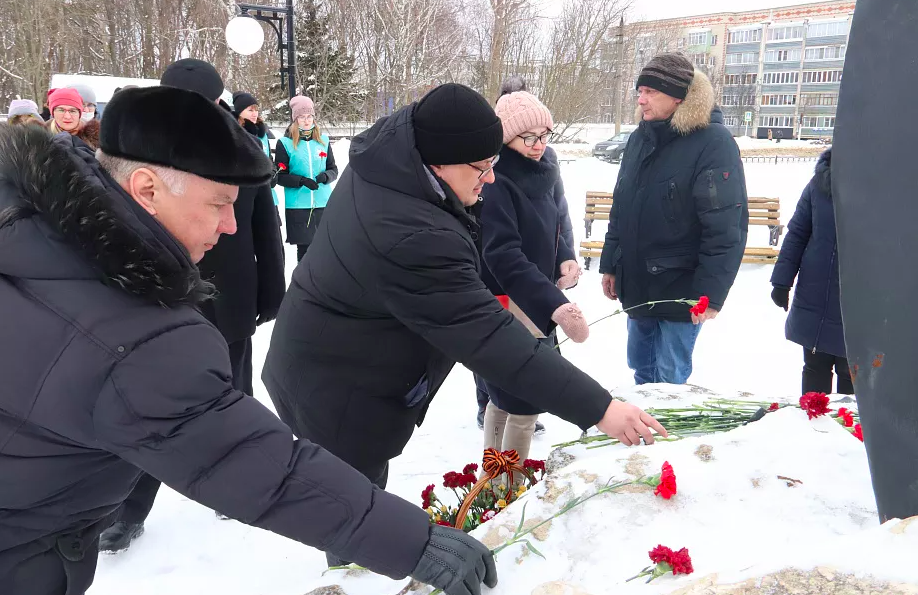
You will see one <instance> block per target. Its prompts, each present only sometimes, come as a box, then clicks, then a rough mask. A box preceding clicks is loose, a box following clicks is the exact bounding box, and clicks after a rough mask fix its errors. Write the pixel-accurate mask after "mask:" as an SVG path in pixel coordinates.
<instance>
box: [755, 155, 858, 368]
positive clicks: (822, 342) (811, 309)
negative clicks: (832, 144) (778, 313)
mask: <svg viewBox="0 0 918 595" xmlns="http://www.w3.org/2000/svg"><path fill="white" fill-rule="evenodd" d="M831 171H832V150H831V149H829V150H828V151H826V152H825V153H823V154H822V156H821V157H820V158H819V162H818V163H817V164H816V175H815V176H813V179H812V180H810V183H809V184H808V185H807V187H806V188H805V189H804V191H803V195H802V196H801V197H800V201H799V202H798V203H797V210H796V212H795V213H794V216H793V218H791V220H790V223H789V224H788V226H787V235H785V236H784V243H783V244H781V254H780V255H779V256H778V262H777V263H776V264H775V270H774V272H773V273H772V275H771V283H772V285H776V286H779V287H793V286H794V279H795V278H796V279H797V287H796V289H794V302H793V305H792V306H791V310H790V314H789V315H788V317H787V324H786V325H785V327H784V333H785V336H786V337H787V340H788V341H793V342H794V343H797V344H798V345H802V346H803V347H805V348H806V349H815V350H816V351H818V352H821V353H830V354H832V355H835V356H838V357H845V335H844V327H843V326H842V316H841V296H840V293H839V288H838V240H837V238H836V235H835V207H834V205H833V204H832V174H831Z"/></svg>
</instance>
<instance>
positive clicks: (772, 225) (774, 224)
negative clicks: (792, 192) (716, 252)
mask: <svg viewBox="0 0 918 595" xmlns="http://www.w3.org/2000/svg"><path fill="white" fill-rule="evenodd" d="M749 225H764V226H767V227H768V247H767V248H753V247H748V246H747V247H746V251H745V252H744V253H743V263H745V264H775V263H776V262H778V248H777V246H778V242H779V240H780V239H781V234H782V233H784V226H783V225H781V203H780V202H779V201H778V199H777V198H762V197H750V198H749Z"/></svg>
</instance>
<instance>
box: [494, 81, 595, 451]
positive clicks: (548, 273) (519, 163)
mask: <svg viewBox="0 0 918 595" xmlns="http://www.w3.org/2000/svg"><path fill="white" fill-rule="evenodd" d="M495 111H496V113H497V115H498V117H500V119H501V122H502V124H503V128H504V148H503V149H502V150H501V152H500V160H499V162H498V163H497V165H496V166H495V168H494V173H495V176H496V180H495V182H494V183H493V184H490V185H486V186H485V188H484V190H483V191H482V202H481V205H482V206H481V228H482V238H483V242H482V259H483V261H484V265H485V266H484V267H482V277H483V278H484V281H485V284H486V285H487V286H488V288H489V289H490V290H491V291H492V292H493V293H494V294H495V295H497V296H498V299H500V300H501V303H503V304H504V305H505V307H507V309H508V310H510V311H511V312H512V313H513V314H514V316H516V318H517V319H518V320H519V321H520V322H521V323H523V325H525V326H526V327H527V328H528V329H529V331H530V332H531V333H532V334H533V335H534V336H536V337H538V338H539V339H540V340H542V341H544V342H546V343H549V344H551V345H556V343H555V336H554V333H555V327H556V326H560V327H561V328H562V330H564V332H565V333H566V334H567V336H568V337H570V338H571V339H572V340H574V341H576V342H578V343H579V342H583V341H585V340H586V338H587V336H588V335H589V329H588V327H587V323H586V320H585V319H584V317H583V314H582V313H581V312H580V309H579V308H577V306H575V305H574V304H571V303H570V302H569V301H568V299H567V297H565V295H564V293H563V291H562V290H563V289H567V288H569V287H573V286H574V285H575V284H576V283H577V279H578V278H579V276H580V266H579V265H578V264H577V261H576V257H575V256H574V251H573V248H572V247H571V246H569V245H568V241H567V240H566V239H565V238H564V236H563V234H562V226H563V219H564V214H563V212H562V209H561V207H560V204H562V203H564V202H565V201H563V200H559V197H558V196H557V194H559V193H563V186H562V185H561V183H560V179H561V174H560V169H559V167H558V163H557V160H556V159H551V158H549V157H548V156H547V155H546V141H547V140H548V136H549V135H550V134H551V127H552V126H553V121H552V117H551V113H550V112H549V111H548V109H547V108H546V107H545V106H544V105H542V103H541V102H539V100H538V99H536V97H535V96H533V95H531V94H530V93H527V92H525V91H517V92H514V93H510V94H508V95H504V96H502V97H501V98H500V100H498V102H497V107H496V108H495ZM485 386H486V388H487V393H488V395H489V397H490V403H489V404H488V407H487V409H486V411H485V416H484V446H485V448H496V449H497V450H500V451H504V450H516V451H517V452H518V453H519V455H520V458H521V459H525V458H527V457H528V455H529V447H530V444H531V442H532V434H533V431H534V429H535V424H536V420H537V418H538V416H539V414H540V413H541V411H540V410H539V409H538V408H535V407H533V406H532V405H530V404H529V403H527V402H526V401H525V400H523V399H522V398H520V397H519V396H517V395H511V394H509V393H507V392H506V391H504V390H502V389H500V388H499V387H497V386H494V385H492V384H490V383H487V382H485Z"/></svg>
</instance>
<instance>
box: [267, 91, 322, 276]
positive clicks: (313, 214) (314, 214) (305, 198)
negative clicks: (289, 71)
mask: <svg viewBox="0 0 918 595" xmlns="http://www.w3.org/2000/svg"><path fill="white" fill-rule="evenodd" d="M290 111H291V113H292V115H293V123H292V124H291V125H290V128H289V129H288V130H287V134H286V135H285V136H284V138H281V139H279V140H278V141H277V146H276V147H275V150H274V153H275V155H274V163H275V165H276V166H277V168H278V174H277V183H278V184H280V185H281V186H283V187H284V188H285V190H284V214H285V218H286V220H287V243H288V244H296V258H297V261H300V260H302V258H303V256H305V255H306V251H307V250H308V249H309V244H311V243H312V239H313V237H315V234H316V230H317V229H318V228H319V222H320V221H321V220H322V213H323V212H324V211H325V207H326V205H328V198H329V197H330V196H331V191H332V188H331V183H332V182H334V181H335V179H336V178H337V177H338V167H337V166H336V165H335V157H334V155H332V149H331V143H330V142H329V139H328V135H327V134H323V133H322V131H321V130H319V127H318V126H317V125H316V110H315V106H314V105H313V103H312V99H310V98H309V97H303V96H302V95H297V96H296V97H294V98H293V99H291V100H290Z"/></svg>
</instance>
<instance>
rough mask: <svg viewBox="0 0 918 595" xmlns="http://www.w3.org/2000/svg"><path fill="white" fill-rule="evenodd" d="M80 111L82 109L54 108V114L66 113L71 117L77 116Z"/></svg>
mask: <svg viewBox="0 0 918 595" xmlns="http://www.w3.org/2000/svg"><path fill="white" fill-rule="evenodd" d="M82 113H83V110H78V109H66V108H63V107H56V108H54V115H55V116H63V115H65V114H66V115H68V116H70V117H71V118H79V117H80V115H81V114H82Z"/></svg>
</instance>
